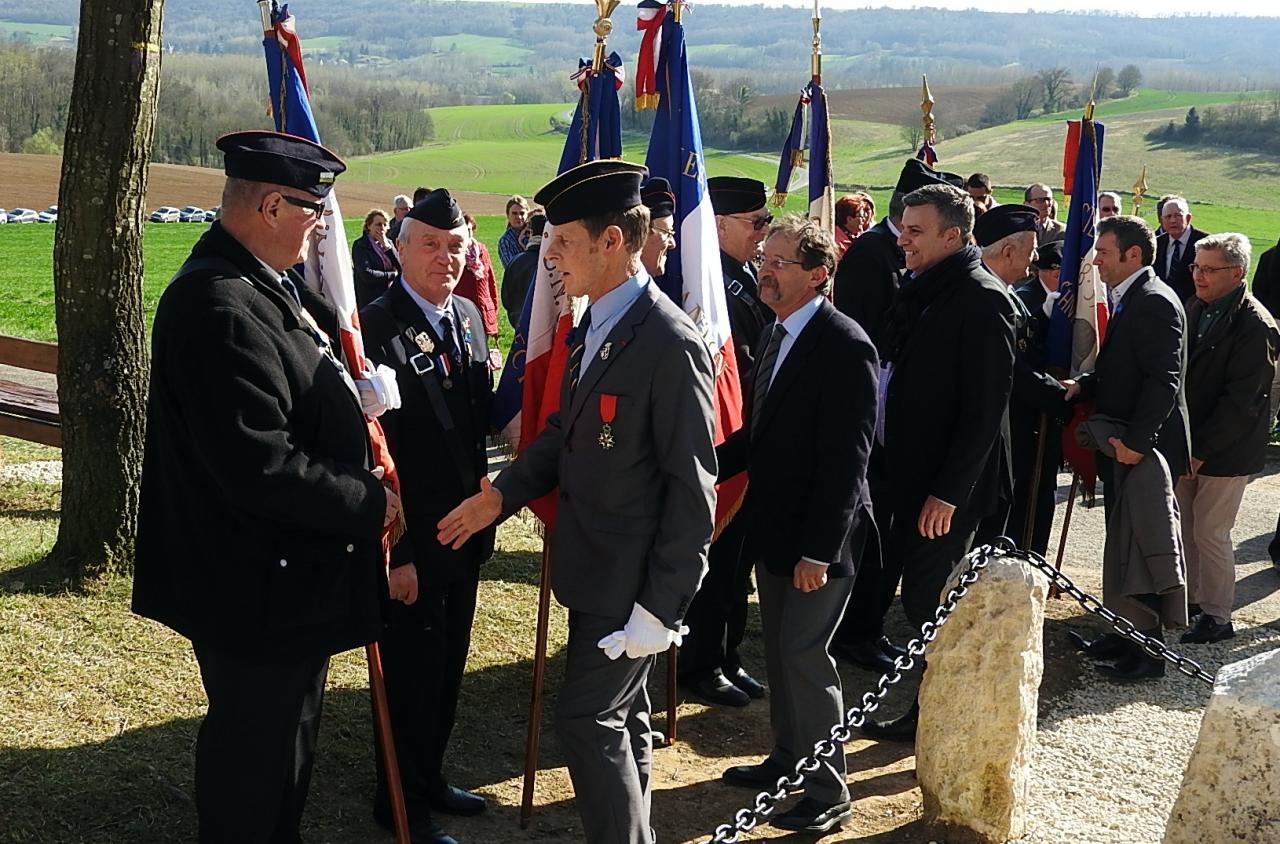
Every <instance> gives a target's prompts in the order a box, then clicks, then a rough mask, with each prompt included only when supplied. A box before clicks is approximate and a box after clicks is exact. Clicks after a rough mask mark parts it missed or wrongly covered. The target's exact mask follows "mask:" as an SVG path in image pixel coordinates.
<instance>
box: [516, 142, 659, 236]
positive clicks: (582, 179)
mask: <svg viewBox="0 0 1280 844" xmlns="http://www.w3.org/2000/svg"><path fill="white" fill-rule="evenodd" d="M647 175H649V171H648V170H647V169H646V168H644V167H641V166H640V165H639V164H631V163H629V162H626V161H613V160H604V159H599V160H596V161H588V162H587V163H586V164H580V165H578V166H577V167H572V168H570V169H568V170H565V171H564V172H563V173H561V174H560V175H559V176H556V177H555V178H554V179H552V180H551V181H550V182H547V184H545V185H543V187H542V189H541V190H539V191H538V192H537V193H536V194H535V195H534V197H533V201H534V202H536V203H537V204H538V205H541V206H542V207H543V208H544V209H545V210H546V212H547V222H548V223H550V224H551V225H553V226H560V225H564V224H565V223H572V222H573V221H574V220H581V219H582V218H583V217H594V216H596V215H597V214H608V213H612V212H618V211H629V210H631V209H632V208H635V207H636V206H637V205H640V204H641V201H640V182H641V181H642V180H643V179H644V177H645V176H647Z"/></svg>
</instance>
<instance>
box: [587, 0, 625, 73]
mask: <svg viewBox="0 0 1280 844" xmlns="http://www.w3.org/2000/svg"><path fill="white" fill-rule="evenodd" d="M621 2H622V0H596V12H598V16H597V17H596V22H595V23H594V24H593V25H592V26H591V30H592V31H593V32H594V33H595V34H596V49H595V53H593V54H592V56H591V69H592V70H593V71H594V72H596V73H599V72H600V71H601V70H603V69H604V48H605V41H606V40H607V39H608V38H609V33H611V32H613V21H611V20H609V16H610V15H612V14H613V13H614V11H615V10H616V9H617V8H618V4H619V3H621Z"/></svg>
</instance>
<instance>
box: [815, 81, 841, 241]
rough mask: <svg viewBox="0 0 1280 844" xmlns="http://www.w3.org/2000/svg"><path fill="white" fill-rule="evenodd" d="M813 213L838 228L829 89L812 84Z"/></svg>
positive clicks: (828, 227) (827, 226)
mask: <svg viewBox="0 0 1280 844" xmlns="http://www.w3.org/2000/svg"><path fill="white" fill-rule="evenodd" d="M809 216H810V217H811V218H812V219H814V220H817V221H819V222H820V223H821V224H822V227H823V228H824V229H826V230H827V231H828V232H834V231H835V225H836V214H835V189H834V186H833V185H832V183H831V120H830V117H829V115H828V112H827V92H826V91H824V90H823V89H822V85H821V84H820V83H818V82H817V81H813V82H810V83H809Z"/></svg>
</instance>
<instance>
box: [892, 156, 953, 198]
mask: <svg viewBox="0 0 1280 844" xmlns="http://www.w3.org/2000/svg"><path fill="white" fill-rule="evenodd" d="M925 185H951V187H953V188H961V189H963V188H964V177H963V176H960V175H958V174H956V173H944V172H943V171H941V170H934V169H933V168H932V167H930V166H929V165H928V164H925V163H924V162H923V161H921V160H920V159H918V158H908V159H907V163H906V164H904V165H902V172H901V173H900V174H899V175H898V185H897V187H895V188H894V190H895V191H896V192H898V193H903V194H906V193H911V192H912V191H913V190H918V189H920V188H922V187H924V186H925Z"/></svg>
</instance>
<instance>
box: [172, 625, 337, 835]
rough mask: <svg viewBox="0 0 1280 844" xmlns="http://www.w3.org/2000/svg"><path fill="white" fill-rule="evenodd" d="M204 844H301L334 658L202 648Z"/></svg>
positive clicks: (199, 779) (199, 760) (199, 782)
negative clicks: (278, 658)
mask: <svg viewBox="0 0 1280 844" xmlns="http://www.w3.org/2000/svg"><path fill="white" fill-rule="evenodd" d="M194 648H195V653H196V661H197V662H198V663H199V664H200V679H201V680H202V681H203V682H204V689H205V693H206V694H207V695H208V696H209V712H208V714H206V715H205V718H204V721H203V722H202V723H201V724H200V732H199V735H198V737H197V738H196V812H197V814H198V815H199V819H200V844H298V842H300V841H301V840H302V839H301V838H300V837H299V834H298V826H299V823H300V822H301V820H302V809H303V806H304V804H305V803H306V800H307V790H308V788H309V787H310V785H311V769H312V765H313V763H314V761H315V751H316V738H317V736H318V735H319V732H320V709H321V706H322V705H323V702H324V681H325V676H326V675H327V674H328V671H329V657H327V656H315V657H307V658H305V659H299V660H294V661H291V662H273V663H259V662H251V661H248V660H245V659H243V658H242V657H239V656H232V655H230V654H227V653H225V652H222V651H219V650H217V649H215V648H211V647H208V646H206V645H201V644H195V645H194Z"/></svg>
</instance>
